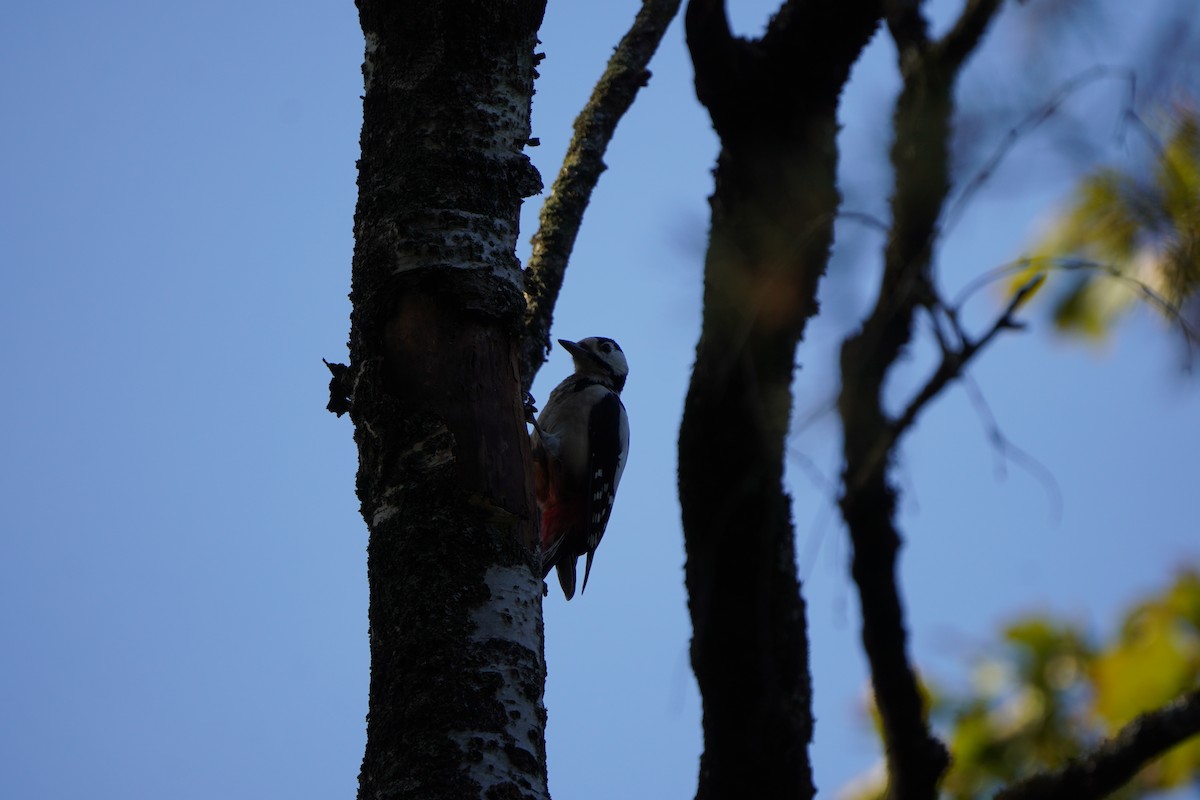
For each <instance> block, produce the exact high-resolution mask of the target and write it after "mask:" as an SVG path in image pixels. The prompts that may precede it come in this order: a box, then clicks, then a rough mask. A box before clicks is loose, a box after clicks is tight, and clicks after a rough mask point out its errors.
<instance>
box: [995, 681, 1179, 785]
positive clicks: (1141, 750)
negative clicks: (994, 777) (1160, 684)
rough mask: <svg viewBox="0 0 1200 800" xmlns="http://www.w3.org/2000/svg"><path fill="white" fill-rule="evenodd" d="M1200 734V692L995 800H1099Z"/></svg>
mask: <svg viewBox="0 0 1200 800" xmlns="http://www.w3.org/2000/svg"><path fill="white" fill-rule="evenodd" d="M1197 734H1200V690H1198V691H1194V692H1192V693H1190V694H1187V695H1184V696H1183V697H1181V698H1179V699H1178V700H1176V701H1175V702H1173V703H1171V704H1170V705H1167V706H1164V707H1163V708H1160V709H1158V710H1156V711H1150V712H1148V713H1146V714H1142V715H1141V716H1140V717H1138V718H1137V719H1135V720H1134V721H1133V722H1131V723H1129V724H1128V725H1126V726H1125V727H1124V728H1122V729H1121V730H1120V731H1119V732H1118V733H1117V735H1116V736H1114V737H1113V738H1112V739H1109V740H1108V741H1106V742H1104V743H1103V744H1101V745H1100V746H1099V747H1097V748H1096V749H1095V750H1093V751H1092V752H1091V753H1089V754H1087V755H1085V756H1083V757H1081V758H1077V759H1073V760H1072V761H1071V762H1069V763H1068V764H1067V765H1066V766H1065V767H1063V768H1062V769H1061V770H1058V771H1057V772H1051V773H1045V774H1042V775H1035V776H1033V777H1032V778H1029V779H1028V780H1025V781H1022V782H1021V783H1018V784H1015V785H1013V786H1010V787H1009V788H1007V789H1005V790H1003V791H1001V792H1000V793H999V794H997V795H996V799H995V800H1056V798H1064V797H1069V798H1071V800H1099V798H1102V797H1105V796H1107V795H1109V794H1111V793H1112V792H1114V791H1116V790H1117V789H1119V788H1120V787H1121V786H1123V785H1124V784H1126V783H1128V782H1129V781H1130V780H1131V779H1132V778H1133V776H1134V775H1136V774H1137V772H1138V770H1140V769H1141V768H1142V767H1144V766H1145V765H1146V764H1147V763H1148V762H1150V761H1152V760H1153V759H1155V758H1158V757H1159V756H1161V755H1163V754H1164V753H1166V752H1167V751H1168V750H1170V749H1171V748H1172V747H1175V746H1176V745H1178V744H1180V743H1182V742H1183V741H1184V740H1186V739H1188V738H1190V737H1192V736H1195V735H1197Z"/></svg>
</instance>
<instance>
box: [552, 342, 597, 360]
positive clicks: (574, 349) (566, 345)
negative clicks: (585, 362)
mask: <svg viewBox="0 0 1200 800" xmlns="http://www.w3.org/2000/svg"><path fill="white" fill-rule="evenodd" d="M558 343H559V344H560V345H562V348H563V350H566V351H567V352H568V353H570V354H571V357H572V358H581V357H587V356H590V355H591V353H589V352H588V351H587V350H584V349H583V348H582V347H580V346H579V345H577V344H575V342H571V341H567V340H566V339H559V340H558Z"/></svg>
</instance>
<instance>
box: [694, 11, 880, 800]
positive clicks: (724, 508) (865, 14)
mask: <svg viewBox="0 0 1200 800" xmlns="http://www.w3.org/2000/svg"><path fill="white" fill-rule="evenodd" d="M880 13H881V3H878V2H866V3H818V2H811V3H809V2H789V3H786V4H785V5H784V6H783V7H782V8H781V9H780V11H779V13H778V14H777V15H776V16H775V18H774V19H773V20H772V22H771V24H770V26H769V28H768V30H767V33H766V34H765V35H764V36H763V37H762V38H761V39H759V40H755V41H746V40H742V39H737V38H734V37H733V36H732V35H731V34H730V31H729V27H728V22H727V18H726V15H725V8H724V5H723V3H722V2H718V1H717V0H692V2H690V3H689V5H688V10H687V36H688V45H689V48H690V49H691V53H692V59H693V62H694V64H695V69H696V94H697V96H698V97H699V98H700V100H701V102H702V103H704V105H705V106H706V107H707V108H708V110H709V114H710V116H711V118H712V120H713V126H714V128H715V129H716V131H717V133H718V135H719V136H720V138H721V146H722V147H721V153H720V156H719V158H718V162H717V169H716V173H715V177H716V187H715V191H714V193H713V196H712V198H711V207H712V227H711V230H710V235H709V247H708V254H707V257H706V259H705V286H704V318H703V330H702V332H701V336H700V341H699V344H698V345H697V349H696V363H695V367H694V371H693V374H692V380H691V385H690V387H689V390H688V396H687V401H686V404H685V408H684V416H683V423H682V426H681V428H680V434H679V494H680V502H681V505H682V510H683V526H684V534H685V538H686V544H687V569H686V580H687V588H688V595H689V598H690V600H689V606H690V610H691V615H692V624H693V629H694V633H693V638H692V648H691V653H692V666H693V669H694V670H695V673H696V678H697V682H698V683H699V686H700V691H701V695H702V697H703V702H704V743H705V744H704V754H703V756H702V757H701V762H700V777H699V784H698V789H697V797H698V798H701V799H702V800H710V799H715V798H744V797H763V798H773V797H781V798H782V797H786V798H804V797H812V796H813V794H814V791H815V790H814V787H813V783H812V770H811V765H810V761H809V756H808V746H809V743H810V741H811V738H812V724H813V723H812V709H811V701H812V687H811V682H810V678H809V669H808V642H807V630H806V620H805V611H804V603H803V599H802V598H801V596H800V592H799V583H798V580H797V576H796V566H795V545H794V533H793V529H792V524H791V512H790V501H789V498H788V496H787V494H786V493H785V492H784V490H783V482H782V481H783V468H784V442H785V439H786V436H787V431H788V424H789V417H790V413H791V406H792V398H791V381H792V372H793V365H794V359H795V351H796V346H797V344H798V343H799V341H800V339H801V337H802V335H803V333H804V326H805V324H806V322H807V321H808V319H809V318H810V317H811V316H812V315H813V314H815V313H816V310H817V302H816V290H817V285H818V282H819V280H820V277H821V276H822V274H823V273H824V271H825V265H826V262H827V261H828V257H829V248H830V244H831V241H832V230H833V219H834V216H835V213H836V211H837V207H838V202H839V195H838V192H837V189H836V188H835V175H836V167H837V150H836V142H835V137H836V133H837V121H836V110H837V102H838V96H839V94H840V92H841V89H842V86H843V85H844V83H845V81H846V79H847V77H848V76H849V71H850V67H851V65H852V64H853V63H854V61H855V59H856V58H857V57H858V54H859V52H860V51H861V50H862V48H863V47H864V46H865V45H866V43H867V41H868V39H869V38H870V36H871V34H872V32H873V31H874V30H875V28H876V26H877V23H878V20H879V17H880Z"/></svg>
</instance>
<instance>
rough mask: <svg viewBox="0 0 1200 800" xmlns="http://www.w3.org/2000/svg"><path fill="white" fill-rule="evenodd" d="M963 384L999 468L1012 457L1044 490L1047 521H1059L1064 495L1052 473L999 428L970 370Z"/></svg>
mask: <svg viewBox="0 0 1200 800" xmlns="http://www.w3.org/2000/svg"><path fill="white" fill-rule="evenodd" d="M962 384H963V389H964V390H965V391H966V393H967V397H968V399H970V401H971V405H972V406H973V407H974V409H975V414H976V416H978V417H979V422H980V424H981V425H983V429H984V432H985V434H986V436H987V438H988V441H989V442H990V443H991V445H992V447H994V448H995V449H996V453H997V458H999V459H1000V461H999V463H1000V468H1001V469H1003V465H1004V463H1005V461H1011V462H1013V463H1014V464H1016V465H1018V466H1020V467H1021V468H1023V469H1024V470H1025V471H1026V472H1028V473H1029V474H1030V475H1031V476H1033V478H1034V479H1035V480H1037V481H1038V482H1039V483H1041V484H1042V488H1043V489H1045V490H1046V499H1047V501H1048V502H1049V504H1050V524H1052V525H1058V524H1059V523H1060V522H1062V508H1063V497H1062V488H1061V487H1060V486H1059V485H1058V480H1057V479H1056V478H1055V477H1054V473H1053V472H1051V471H1050V469H1049V468H1048V467H1047V466H1046V465H1045V464H1043V463H1042V462H1041V461H1039V460H1037V459H1036V458H1034V457H1033V456H1032V455H1031V454H1030V453H1029V452H1028V451H1026V450H1025V449H1023V448H1021V447H1018V446H1017V445H1016V444H1013V441H1012V440H1011V439H1009V438H1008V437H1007V436H1006V435H1005V434H1004V431H1002V430H1001V429H1000V424H999V423H998V422H997V421H996V415H995V414H993V413H992V408H991V406H989V405H988V402H987V398H986V397H984V396H983V390H982V389H980V388H979V384H978V383H976V381H975V379H974V378H972V377H971V375H970V373H964V374H963V375H962Z"/></svg>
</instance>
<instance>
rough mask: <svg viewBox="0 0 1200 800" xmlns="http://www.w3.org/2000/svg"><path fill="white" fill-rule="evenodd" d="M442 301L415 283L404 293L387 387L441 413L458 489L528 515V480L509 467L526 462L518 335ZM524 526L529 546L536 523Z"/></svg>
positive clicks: (391, 326) (390, 328) (390, 342)
mask: <svg viewBox="0 0 1200 800" xmlns="http://www.w3.org/2000/svg"><path fill="white" fill-rule="evenodd" d="M446 305H447V304H446V303H445V302H444V301H442V300H440V299H439V298H438V296H436V295H434V294H432V293H429V292H426V291H423V290H420V289H415V290H409V291H407V292H405V293H404V294H403V295H402V296H401V298H400V299H399V301H398V303H397V307H396V311H395V313H394V314H393V315H392V317H391V319H390V320H389V321H388V324H387V333H386V337H385V339H386V351H387V357H388V360H389V365H388V369H387V370H386V374H388V375H389V376H391V380H393V381H396V382H397V385H395V386H392V387H389V388H390V389H391V391H392V392H393V393H394V394H395V395H396V396H397V398H398V399H399V401H400V403H401V404H402V406H404V407H406V408H412V409H419V410H420V411H422V412H427V413H431V414H434V415H438V416H440V417H441V418H442V419H443V420H444V422H445V425H446V428H447V430H448V431H449V432H450V434H451V437H452V442H453V459H454V464H455V470H456V474H457V483H458V485H459V486H460V488H461V489H462V490H464V491H466V492H468V493H470V494H472V495H474V496H475V497H476V498H477V499H478V501H479V502H481V503H484V504H486V505H487V506H490V507H493V508H494V509H495V510H496V512H497V513H501V512H503V513H507V514H511V515H514V516H516V517H520V518H528V517H529V515H530V510H531V506H530V503H531V498H530V496H529V493H528V491H529V490H528V486H529V482H528V481H526V479H525V478H526V476H525V474H524V472H523V471H521V470H514V469H513V468H512V466H513V465H514V464H518V463H528V462H529V454H528V450H529V437H528V436H526V435H525V434H524V431H525V421H524V420H525V412H524V408H523V406H522V404H521V397H522V395H521V391H520V381H519V376H518V372H517V352H516V342H515V339H514V338H513V337H497V336H496V334H495V322H494V320H489V319H486V318H484V317H482V316H480V315H475V314H470V313H462V312H461V311H459V312H458V313H448V311H449V309H447V308H446ZM447 353H454V354H457V356H456V357H450V358H447V357H446V354H447ZM463 448H471V452H463ZM523 528H524V530H523V533H524V534H525V537H526V539H527V540H526V542H525V544H526V546H528V547H529V548H530V549H532V548H533V547H534V541H535V539H534V537H533V536H532V530H533V529H532V527H531V526H523Z"/></svg>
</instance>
